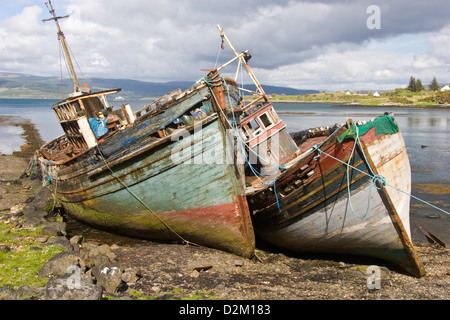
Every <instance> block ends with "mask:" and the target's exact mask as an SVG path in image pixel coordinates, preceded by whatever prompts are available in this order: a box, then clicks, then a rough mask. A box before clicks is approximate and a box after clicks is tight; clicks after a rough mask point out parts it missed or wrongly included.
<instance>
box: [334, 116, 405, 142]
mask: <svg viewBox="0 0 450 320" xmlns="http://www.w3.org/2000/svg"><path fill="white" fill-rule="evenodd" d="M373 127H376V135H377V136H378V135H380V134H394V133H397V132H398V131H399V129H398V126H397V125H396V124H395V122H394V120H392V118H391V117H390V116H388V115H385V116H381V117H379V118H376V119H375V120H373V121H370V122H367V123H366V124H363V125H362V126H358V132H359V135H360V136H362V135H363V134H365V133H366V132H367V131H369V130H370V129H372V128H373ZM346 138H351V139H355V138H356V125H355V124H353V125H352V126H351V127H350V128H349V129H347V131H345V132H344V133H343V134H341V135H340V136H339V137H338V138H337V140H338V142H339V143H341V142H342V141H343V140H344V139H346Z"/></svg>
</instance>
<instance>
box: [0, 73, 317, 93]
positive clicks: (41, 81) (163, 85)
mask: <svg viewBox="0 0 450 320" xmlns="http://www.w3.org/2000/svg"><path fill="white" fill-rule="evenodd" d="M86 82H87V83H88V85H89V87H90V88H91V89H92V90H93V91H97V90H107V89H116V88H121V89H122V92H121V93H120V95H122V96H124V97H126V98H128V99H142V98H146V97H160V96H162V95H164V94H166V93H168V92H170V91H173V90H176V89H178V88H180V89H181V90H186V89H188V88H189V87H191V86H192V85H193V84H194V81H171V82H145V81H138V80H130V79H105V78H88V79H86ZM62 84H63V86H62V87H63V88H64V90H63V91H64V94H63V96H67V94H69V93H71V92H72V86H73V85H72V82H71V80H70V79H69V78H65V79H63V81H62ZM244 87H245V88H246V89H249V90H254V87H253V86H251V85H245V86H244ZM263 88H264V90H265V92H266V93H267V94H277V95H282V94H285V95H302V94H308V93H318V92H319V91H315V90H298V89H293V88H286V87H276V86H265V85H263ZM61 96H62V94H61V79H60V78H59V77H41V76H33V75H26V74H18V73H5V72H0V98H25V99H32V98H52V99H53V98H56V99H58V98H61Z"/></svg>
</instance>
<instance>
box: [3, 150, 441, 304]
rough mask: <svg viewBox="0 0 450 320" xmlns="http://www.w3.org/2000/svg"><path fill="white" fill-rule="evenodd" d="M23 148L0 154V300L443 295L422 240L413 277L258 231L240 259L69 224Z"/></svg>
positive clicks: (437, 261) (431, 249) (435, 264)
mask: <svg viewBox="0 0 450 320" xmlns="http://www.w3.org/2000/svg"><path fill="white" fill-rule="evenodd" d="M27 156H29V155H22V154H21V155H0V226H1V229H0V270H1V271H2V272H1V274H0V300H179V301H181V300H201V301H209V300H234V301H236V300H449V299H450V290H449V288H450V254H449V253H450V250H449V249H448V248H445V247H436V246H432V245H430V244H424V243H416V244H415V246H416V249H417V251H418V253H419V256H420V257H421V259H422V261H423V263H424V265H425V269H426V272H427V275H426V276H425V277H423V278H420V279H417V278H413V277H411V276H408V275H405V274H403V273H401V272H399V271H397V270H396V269H395V268H393V267H391V266H388V265H385V264H384V263H383V262H380V261H374V260H370V259H366V258H354V257H348V256H330V255H329V256H323V255H292V254H289V253H286V252H280V251H278V250H275V249H273V248H271V247H269V246H267V245H264V244H263V243H261V242H259V241H258V243H257V250H256V254H257V258H255V259H253V260H247V259H243V258H241V257H238V256H235V255H233V254H230V253H226V252H222V251H218V250H215V249H210V248H205V247H196V246H186V245H183V244H171V243H157V242H151V241H145V240H136V239H128V238H121V237H116V236H114V235H108V236H106V237H105V236H99V235H100V234H101V232H100V231H95V230H94V231H95V232H91V233H89V232H87V233H86V232H83V231H78V230H75V229H73V228H72V227H71V223H73V222H71V220H70V218H69V217H67V216H65V215H64V213H63V212H60V211H59V210H58V208H57V203H55V201H54V200H53V197H52V192H51V190H50V189H49V188H47V187H46V186H42V181H41V179H40V178H39V177H36V176H33V175H27V174H24V172H25V171H26V170H27V168H30V167H31V166H30V162H29V160H28V158H27ZM371 265H376V266H377V268H379V269H378V270H379V272H380V278H379V279H378V280H379V282H378V286H377V287H371V286H370V285H369V284H368V281H369V278H370V277H371V275H372V273H371V272H370V268H369V266H371ZM27 268H28V269H29V270H28V269H27ZM368 269H369V271H368Z"/></svg>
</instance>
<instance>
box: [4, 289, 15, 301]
mask: <svg viewBox="0 0 450 320" xmlns="http://www.w3.org/2000/svg"><path fill="white" fill-rule="evenodd" d="M0 300H17V293H16V291H14V289H12V288H9V287H0Z"/></svg>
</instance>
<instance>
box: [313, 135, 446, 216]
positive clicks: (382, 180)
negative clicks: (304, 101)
mask: <svg viewBox="0 0 450 320" xmlns="http://www.w3.org/2000/svg"><path fill="white" fill-rule="evenodd" d="M355 144H356V141H355ZM313 149H314V151H317V152H318V153H319V156H320V154H325V155H326V156H328V157H330V158H332V159H334V160H336V161H338V162H340V163H342V164H344V165H346V166H347V167H348V168H352V169H353V170H356V171H359V172H360V173H362V174H365V175H366V176H368V177H370V178H371V179H372V182H373V184H374V185H375V188H376V189H377V190H380V189H383V188H384V187H386V186H389V187H391V188H393V189H395V190H397V191H399V192H402V193H404V194H406V195H408V196H409V197H411V198H414V199H416V200H418V201H420V202H422V203H424V204H426V205H428V206H430V207H432V208H434V209H436V210H439V211H442V212H443V213H445V214H448V215H450V212H448V211H445V210H443V209H441V208H439V207H437V206H435V205H433V204H431V203H429V202H427V201H425V200H423V199H420V198H419V197H416V196H414V195H413V194H411V193H409V192H406V191H404V190H401V189H399V188H397V187H396V186H393V185H391V184H389V183H387V181H386V178H385V177H384V176H382V175H375V174H373V172H372V173H371V174H369V173H367V172H365V171H362V170H360V169H358V168H356V167H354V166H352V165H350V162H349V163H347V162H344V161H342V160H340V159H338V158H336V157H333V156H332V155H331V154H329V153H326V152H324V151H323V150H320V147H317V146H314V147H313ZM361 152H362V154H363V157H364V158H365V154H364V151H363V150H362V148H361ZM365 160H366V161H367V159H366V158H365ZM348 168H347V170H348ZM369 168H370V167H369ZM370 171H372V170H371V169H370ZM376 182H379V183H380V184H381V185H382V187H378V186H377V185H376ZM347 183H348V181H347Z"/></svg>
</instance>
